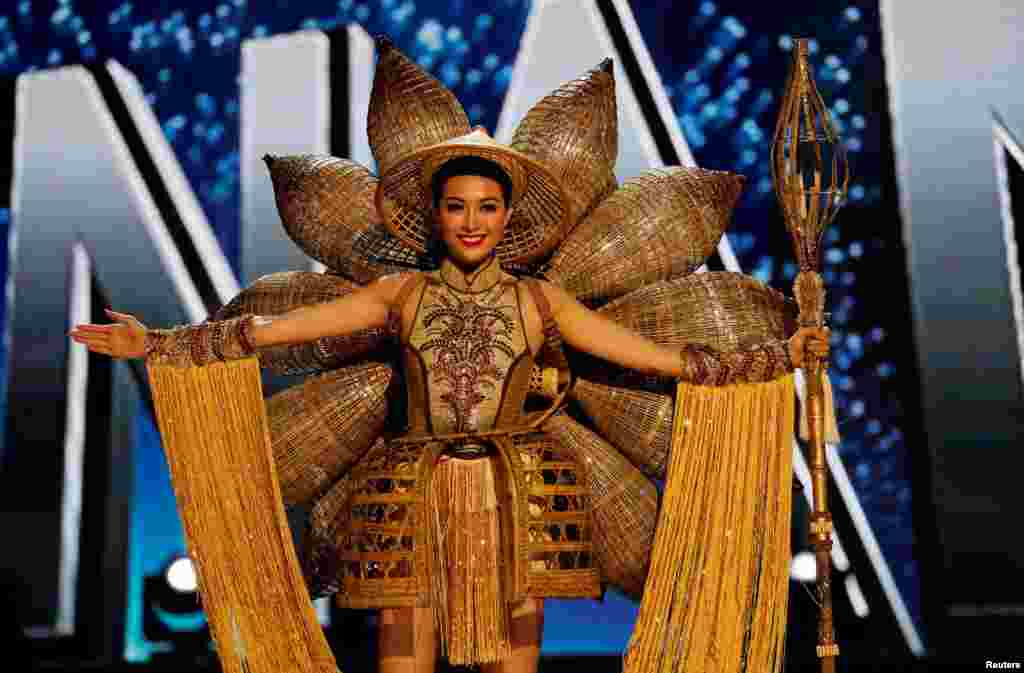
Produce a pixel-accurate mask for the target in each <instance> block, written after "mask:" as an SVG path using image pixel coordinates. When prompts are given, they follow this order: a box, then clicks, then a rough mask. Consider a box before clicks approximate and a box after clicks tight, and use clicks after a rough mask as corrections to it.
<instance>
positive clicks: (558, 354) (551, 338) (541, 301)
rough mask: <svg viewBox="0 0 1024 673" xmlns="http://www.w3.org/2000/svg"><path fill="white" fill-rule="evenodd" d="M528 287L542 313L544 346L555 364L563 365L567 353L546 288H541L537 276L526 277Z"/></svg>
mask: <svg viewBox="0 0 1024 673" xmlns="http://www.w3.org/2000/svg"><path fill="white" fill-rule="evenodd" d="M523 280H524V281H525V282H526V288H527V289H528V290H529V291H530V296H531V297H532V298H533V303H534V304H536V305H537V311H538V312H539V313H540V319H541V325H542V326H543V329H544V348H545V349H546V350H547V351H548V358H554V361H552V362H551V364H552V365H553V366H556V367H561V366H563V364H564V363H565V354H564V353H563V352H562V333H561V332H559V331H558V323H556V322H555V317H554V315H553V314H552V312H551V303H550V302H548V298H547V296H545V294H544V290H543V289H541V286H540V281H539V280H537V279H536V278H524V279H523Z"/></svg>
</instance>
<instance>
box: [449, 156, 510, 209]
mask: <svg viewBox="0 0 1024 673" xmlns="http://www.w3.org/2000/svg"><path fill="white" fill-rule="evenodd" d="M457 175H476V176H479V177H481V178H490V179H491V180H494V181H495V182H497V183H498V184H499V185H501V193H502V196H504V197H505V206H506V207H508V205H509V201H511V199H512V179H511V178H509V177H508V173H506V172H505V171H504V170H503V169H502V168H501V166H499V165H498V164H496V163H494V162H493V161H491V160H489V159H482V158H480V157H475V156H472V155H467V156H462V157H456V158H455V159H450V160H449V161H446V162H445V163H443V164H441V168H439V169H437V172H436V173H434V177H433V178H432V179H431V180H430V191H431V192H432V195H433V197H434V207H435V208H437V207H439V206H440V205H441V194H442V193H443V192H444V185H445V183H446V182H448V180H449V179H450V178H454V177H455V176H457Z"/></svg>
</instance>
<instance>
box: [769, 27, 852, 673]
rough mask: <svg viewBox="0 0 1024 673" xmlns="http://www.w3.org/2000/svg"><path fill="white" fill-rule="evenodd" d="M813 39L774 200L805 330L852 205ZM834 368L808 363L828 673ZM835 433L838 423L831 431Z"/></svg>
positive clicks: (790, 95)
mask: <svg viewBox="0 0 1024 673" xmlns="http://www.w3.org/2000/svg"><path fill="white" fill-rule="evenodd" d="M807 52H808V40H806V39H801V40H797V41H796V49H794V50H793V64H792V68H791V70H790V75H789V80H788V82H787V83H786V91H785V94H784V95H783V97H782V101H781V105H780V109H779V119H778V123H777V124H776V127H775V137H774V140H773V142H772V178H773V181H774V184H775V193H776V196H777V197H778V200H779V205H780V206H781V208H782V212H783V215H784V217H785V221H786V229H787V230H788V231H789V233H790V236H791V238H792V240H793V248H794V251H795V252H796V257H797V262H798V263H799V266H800V273H799V274H798V275H797V278H796V282H795V283H794V284H793V291H794V293H795V295H796V300H797V303H798V304H799V305H800V323H801V324H802V325H807V326H821V325H823V324H824V312H825V285H824V282H823V280H822V278H821V275H820V274H819V273H818V269H819V267H820V263H821V260H820V248H821V238H822V234H824V232H825V227H827V226H828V225H829V224H830V223H831V222H832V220H833V219H834V218H835V216H836V213H837V212H838V210H839V208H840V207H841V206H842V204H843V202H844V201H845V199H846V189H847V185H848V183H849V167H848V166H847V163H846V154H845V151H844V148H843V144H842V141H841V139H840V138H839V134H838V133H837V132H836V129H835V126H834V125H833V123H832V119H831V116H830V115H829V111H828V107H827V106H826V105H825V103H824V101H822V99H821V95H820V94H819V93H818V90H817V87H816V86H815V84H814V77H813V76H812V74H811V68H810V66H809V65H808V62H807ZM826 367H827V364H826V363H825V362H822V361H821V360H820V359H819V358H817V357H815V356H814V355H813V354H812V353H808V354H807V356H806V364H805V365H804V374H805V376H806V380H807V396H806V399H805V404H806V408H807V410H808V411H807V414H806V416H807V426H808V427H807V429H808V433H807V434H808V438H809V446H810V454H811V455H810V458H811V460H810V463H811V465H810V468H811V483H812V490H813V494H814V510H813V511H812V512H811V523H810V537H811V543H812V545H813V546H814V554H815V558H816V561H817V571H818V579H817V582H818V603H819V605H820V606H821V617H820V620H819V623H818V646H817V654H818V657H819V658H820V659H821V670H822V673H833V672H834V671H835V660H836V657H838V656H839V645H838V644H836V641H835V633H834V631H833V626H832V581H831V573H832V564H831V561H830V559H829V552H830V550H831V549H832V515H831V513H830V512H829V507H828V467H827V465H826V463H825V437H824V432H823V431H824V430H825V423H824V422H823V421H824V414H825V404H824V392H825V391H824V386H823V378H824V376H825V369H826ZM832 425H833V427H834V423H833V424H832Z"/></svg>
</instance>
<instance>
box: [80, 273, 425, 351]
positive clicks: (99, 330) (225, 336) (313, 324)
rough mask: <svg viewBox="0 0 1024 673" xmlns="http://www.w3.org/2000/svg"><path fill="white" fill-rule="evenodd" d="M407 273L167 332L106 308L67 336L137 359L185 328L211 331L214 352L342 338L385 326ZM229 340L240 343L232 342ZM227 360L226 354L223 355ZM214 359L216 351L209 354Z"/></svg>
mask: <svg viewBox="0 0 1024 673" xmlns="http://www.w3.org/2000/svg"><path fill="white" fill-rule="evenodd" d="M408 277H409V275H408V274H395V275H392V276H387V277H384V278H381V279H379V280H377V281H375V282H373V283H371V284H370V285H367V286H366V287H363V288H360V289H358V290H355V291H354V292H352V293H351V294H348V295H345V296H344V297H339V298H338V299H335V300H332V301H329V302H324V303H322V304H316V305H313V306H302V307H300V308H297V309H294V310H292V311H288V312H287V313H282V314H281V315H276V316H243V317H241V318H234V319H231V320H225V321H218V322H214V323H204V324H203V325H195V326H189V327H179V328H175V329H172V330H154V329H147V328H146V326H145V325H143V324H142V323H141V322H139V321H138V320H137V319H136V318H135V317H134V316H131V315H129V314H127V313H118V312H115V311H111V310H107V315H109V316H110V318H111V319H112V320H114V322H113V323H111V324H106V325H94V324H81V325H76V326H75V328H74V329H73V330H72V331H71V332H70V333H69V335H70V336H71V338H72V339H74V340H75V341H76V342H77V343H80V344H84V345H85V346H86V347H87V348H89V350H91V351H93V352H96V353H103V354H105V355H109V356H111V357H113V358H139V357H145V356H147V355H149V354H150V353H151V352H153V351H157V352H159V351H160V350H161V349H167V348H170V347H171V344H172V343H174V347H177V348H180V347H181V345H182V344H181V343H180V342H181V341H182V339H181V338H180V337H181V336H183V335H184V336H192V335H191V334H190V333H189V332H188V330H192V331H195V332H196V333H197V334H198V333H199V331H200V330H210V331H212V332H213V335H212V336H211V338H210V339H208V340H207V341H209V342H210V343H211V344H214V348H215V349H217V348H223V349H225V350H238V349H239V348H241V349H242V350H249V351H251V350H252V349H255V348H261V347H265V346H277V345H286V344H298V343H304V342H307V341H315V340H316V339H319V338H320V337H325V336H344V335H347V334H352V333H354V332H358V331H360V330H364V329H372V328H379V327H385V326H386V325H387V323H388V319H389V317H390V313H391V307H392V306H393V304H394V302H395V299H396V296H397V294H398V289H399V288H400V287H401V285H402V283H403V281H404V280H405V279H407V278H408ZM233 340H236V341H239V342H240V343H237V344H236V343H232V341H233ZM225 354H226V355H228V356H229V357H230V355H231V353H225ZM213 355H214V357H215V358H216V359H225V358H224V357H217V356H218V355H220V354H219V353H213Z"/></svg>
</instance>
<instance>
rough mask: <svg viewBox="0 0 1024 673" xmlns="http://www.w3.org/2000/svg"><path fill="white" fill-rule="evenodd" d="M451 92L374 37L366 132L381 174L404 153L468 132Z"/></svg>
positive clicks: (467, 124) (456, 100) (405, 57)
mask: <svg viewBox="0 0 1024 673" xmlns="http://www.w3.org/2000/svg"><path fill="white" fill-rule="evenodd" d="M469 131H470V128H469V118H468V117H467V116H466V112H465V110H463V109H462V104H461V103H459V101H458V99H457V98H455V95H454V94H453V93H452V92H451V91H449V90H448V88H447V87H445V86H444V85H443V84H441V82H439V81H437V79H435V78H434V77H432V76H431V75H430V74H429V73H427V72H426V71H424V70H423V69H422V68H420V67H419V66H418V65H416V64H415V63H413V62H412V61H411V60H410V59H409V57H407V56H406V55H405V54H403V53H402V52H401V51H400V50H399V49H398V48H397V47H395V45H394V43H392V42H391V40H389V39H387V38H386V37H380V38H377V69H376V71H375V72H374V76H373V90H372V91H371V93H370V107H369V109H368V110H367V114H366V134H367V136H369V140H370V149H371V150H372V151H373V158H374V159H375V160H376V161H377V170H378V171H379V173H380V174H381V175H384V174H385V173H387V172H389V171H390V170H391V168H392V166H394V164H395V163H396V162H398V161H399V160H400V159H402V158H403V157H405V156H406V155H408V154H409V153H411V152H413V151H415V150H418V149H421V148H423V147H427V146H430V145H435V144H437V143H440V142H444V141H445V140H448V139H450V138H455V137H457V136H461V135H465V134H466V133H469Z"/></svg>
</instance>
